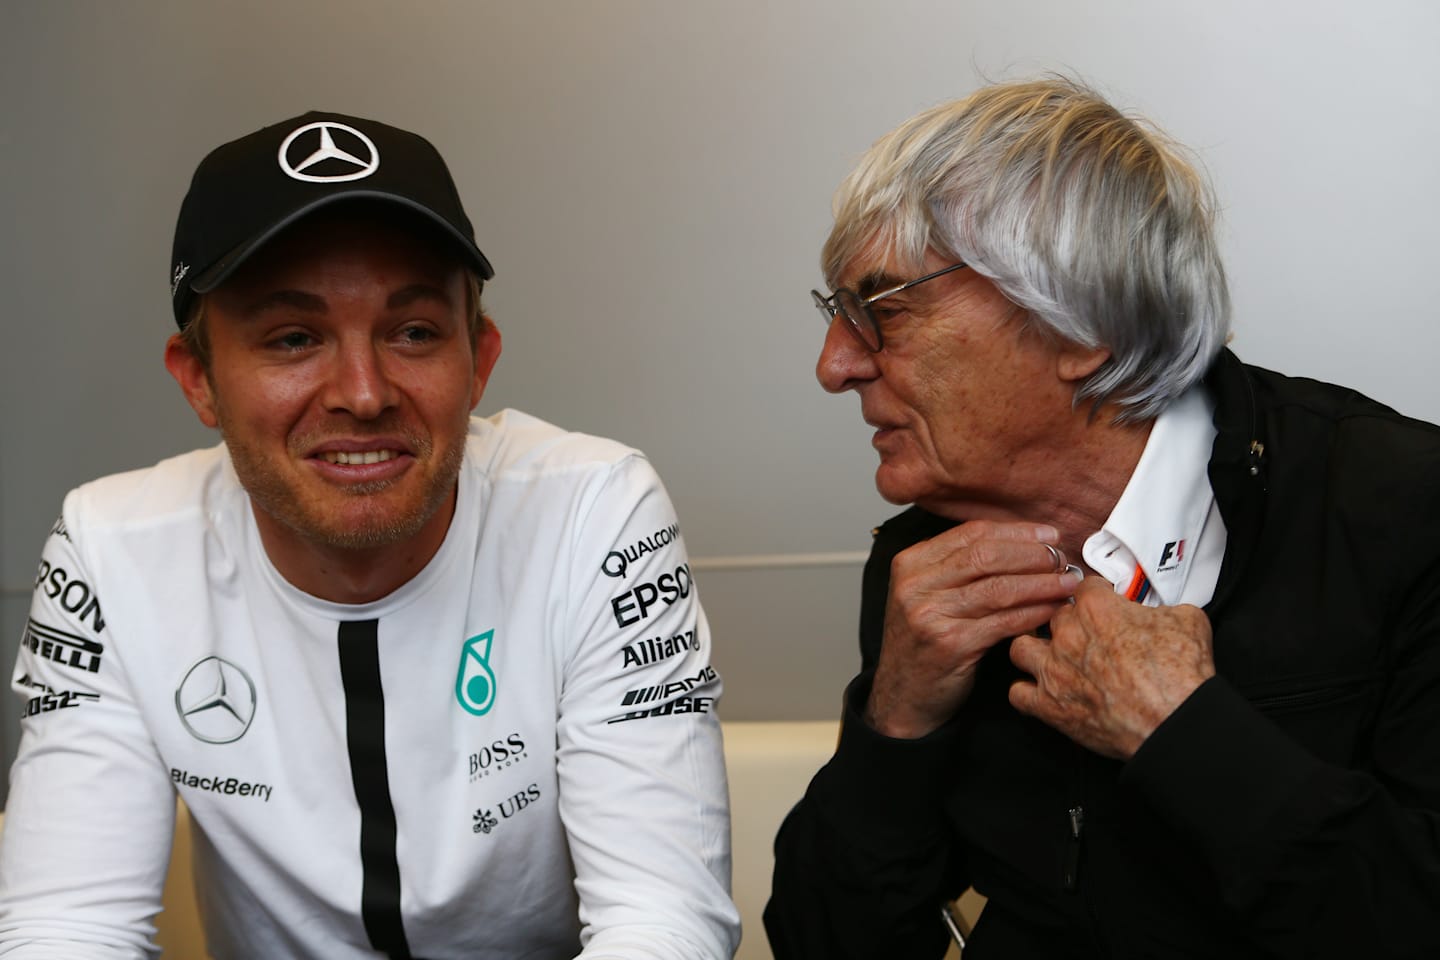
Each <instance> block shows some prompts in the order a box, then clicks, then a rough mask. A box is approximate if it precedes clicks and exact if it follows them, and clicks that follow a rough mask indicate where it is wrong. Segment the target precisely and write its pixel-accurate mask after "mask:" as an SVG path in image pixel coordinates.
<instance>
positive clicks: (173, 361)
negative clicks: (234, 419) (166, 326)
mask: <svg viewBox="0 0 1440 960" xmlns="http://www.w3.org/2000/svg"><path fill="white" fill-rule="evenodd" d="M165 369H166V370H169V371H170V376H172V377H174V378H175V382H176V383H178V384H180V389H181V391H182V392H184V394H185V399H186V401H188V402H189V404H190V408H191V409H192V410H194V411H195V416H197V417H199V418H200V422H201V423H203V424H205V426H207V427H209V428H210V429H212V430H213V429H215V428H216V427H218V426H219V425H220V420H219V418H218V417H216V416H215V391H214V390H212V389H211V387H210V377H209V375H208V374H206V372H205V364H203V363H201V362H200V358H199V357H197V356H195V354H194V352H193V351H191V349H190V345H189V344H188V343H186V342H185V338H184V337H182V336H181V335H180V334H178V333H172V334H171V335H170V339H169V340H166V341H165Z"/></svg>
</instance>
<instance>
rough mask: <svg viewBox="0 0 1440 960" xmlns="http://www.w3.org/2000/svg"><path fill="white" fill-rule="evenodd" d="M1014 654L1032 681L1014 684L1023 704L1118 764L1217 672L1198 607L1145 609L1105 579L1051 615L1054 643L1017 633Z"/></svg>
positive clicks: (1091, 581) (1088, 583)
mask: <svg viewBox="0 0 1440 960" xmlns="http://www.w3.org/2000/svg"><path fill="white" fill-rule="evenodd" d="M1010 659H1011V660H1012V661H1014V663H1015V665H1016V666H1017V667H1019V668H1020V669H1021V670H1024V671H1025V672H1026V673H1028V674H1030V675H1031V676H1033V677H1034V678H1035V680H1034V681H1033V682H1031V681H1027V680H1021V681H1017V682H1016V683H1015V684H1014V685H1013V686H1012V687H1011V688H1010V702H1011V704H1013V705H1014V706H1015V708H1016V709H1017V710H1019V711H1020V712H1021V713H1027V714H1029V715H1030V716H1032V717H1036V718H1038V719H1040V720H1042V721H1044V722H1045V723H1047V724H1049V725H1050V726H1052V727H1054V728H1055V729H1056V730H1059V731H1060V732H1061V733H1063V734H1065V736H1067V737H1069V738H1070V739H1071V740H1074V741H1075V742H1076V743H1078V744H1080V745H1081V746H1084V747H1088V748H1089V749H1091V750H1093V751H1095V752H1096V753H1100V754H1104V755H1105V756H1107V757H1115V758H1118V759H1121V760H1128V759H1130V758H1131V757H1132V756H1134V755H1135V751H1136V750H1138V749H1140V744H1142V743H1144V742H1145V739H1146V738H1147V737H1149V736H1150V734H1152V733H1154V732H1155V728H1156V727H1158V726H1160V722H1161V721H1162V720H1164V719H1165V718H1166V717H1168V716H1170V714H1171V713H1173V712H1174V711H1175V708H1176V707H1178V706H1180V704H1181V702H1183V701H1184V700H1185V698H1186V697H1188V696H1190V694H1191V693H1193V692H1194V690H1195V688H1196V687H1198V686H1200V684H1202V683H1204V682H1205V681H1206V680H1208V679H1209V678H1210V677H1213V676H1214V675H1215V658H1214V655H1213V653H1212V648H1211V640H1210V621H1209V620H1208V619H1207V618H1206V616H1205V614H1204V613H1203V612H1201V610H1200V608H1198V607H1193V606H1190V605H1189V604H1183V605H1181V606H1178V607H1154V608H1151V607H1144V606H1141V605H1140V604H1138V603H1132V602H1130V601H1129V600H1126V599H1125V598H1124V597H1122V596H1120V595H1119V594H1117V593H1115V588H1114V587H1112V586H1111V585H1110V584H1109V583H1108V582H1107V581H1106V580H1105V579H1104V578H1102V577H1089V578H1087V579H1086V580H1085V582H1084V583H1082V584H1081V585H1080V588H1079V589H1078V590H1076V591H1075V604H1074V606H1067V607H1065V608H1064V609H1062V610H1060V611H1059V612H1058V613H1057V614H1056V615H1055V617H1054V619H1053V620H1051V621H1050V639H1049V640H1041V639H1039V638H1038V637H1033V636H1025V637H1016V638H1015V642H1014V643H1013V644H1012V645H1011V647H1010Z"/></svg>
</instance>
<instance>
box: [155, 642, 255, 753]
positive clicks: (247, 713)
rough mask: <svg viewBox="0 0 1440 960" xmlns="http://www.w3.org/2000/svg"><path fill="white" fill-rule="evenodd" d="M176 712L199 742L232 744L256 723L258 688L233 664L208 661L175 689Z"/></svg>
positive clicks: (204, 661) (213, 658) (188, 675)
mask: <svg viewBox="0 0 1440 960" xmlns="http://www.w3.org/2000/svg"><path fill="white" fill-rule="evenodd" d="M175 712H176V713H178V714H179V715H180V722H181V723H182V724H184V725H185V729H186V730H188V731H190V736H192V737H194V738H195V739H196V740H202V741H204V742H205V743H232V742H234V741H236V740H239V739H240V738H241V737H243V736H244V735H245V731H246V730H249V729H250V721H251V720H253V719H255V684H254V682H253V681H252V680H251V679H250V675H249V674H247V673H246V672H245V671H244V670H241V669H240V668H239V667H237V666H235V664H233V663H231V662H230V661H229V660H223V659H221V658H220V657H206V658H205V659H203V660H201V661H200V662H199V663H197V664H195V666H193V667H191V668H190V669H189V670H188V671H186V673H185V678H184V679H183V680H181V681H180V686H178V687H176V688H175Z"/></svg>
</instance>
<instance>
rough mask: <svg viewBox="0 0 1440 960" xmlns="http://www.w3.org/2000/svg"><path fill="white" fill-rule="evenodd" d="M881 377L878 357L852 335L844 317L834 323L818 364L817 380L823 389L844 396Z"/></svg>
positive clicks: (827, 335)
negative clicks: (876, 359) (845, 393)
mask: <svg viewBox="0 0 1440 960" xmlns="http://www.w3.org/2000/svg"><path fill="white" fill-rule="evenodd" d="M877 376H879V369H878V368H877V367H876V365H875V354H873V353H871V352H870V350H869V349H868V348H866V346H865V345H864V344H863V343H861V342H860V338H859V337H857V336H855V334H854V333H853V332H851V330H850V329H849V326H848V324H847V323H846V321H845V319H844V318H843V317H836V318H835V319H834V320H832V321H830V326H829V327H827V328H826V330H825V343H824V345H823V346H821V348H820V359H819V360H817V361H816V363H815V379H816V380H819V381H820V386H822V387H824V388H825V389H826V390H827V391H829V392H830V393H843V392H844V391H846V390H853V389H855V388H856V387H858V386H859V385H860V384H861V383H864V382H865V381H867V380H873V379H875V378H876V377H877Z"/></svg>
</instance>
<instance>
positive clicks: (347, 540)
mask: <svg viewBox="0 0 1440 960" xmlns="http://www.w3.org/2000/svg"><path fill="white" fill-rule="evenodd" d="M216 415H217V420H218V421H219V429H220V436H221V438H222V439H223V440H224V441H225V446H226V449H228V450H229V452H230V462H231V464H233V466H234V467H235V475H236V476H237V477H238V478H239V479H240V485H241V486H242V487H244V488H245V492H246V493H247V494H249V495H250V500H251V503H252V504H253V506H254V508H255V509H257V510H261V511H263V512H264V513H266V514H267V515H268V516H270V517H271V518H273V519H274V520H276V521H277V522H279V523H280V524H282V525H284V526H285V527H288V528H289V529H290V530H292V531H294V532H295V533H296V534H297V535H298V536H300V537H301V538H303V539H305V540H308V541H310V542H311V543H314V544H316V545H318V546H324V547H333V548H337V549H342V550H365V549H370V548H374V547H385V546H390V545H392V544H397V543H403V542H404V541H406V540H409V539H410V538H412V537H414V536H416V535H418V534H419V533H420V531H421V530H422V529H423V528H424V527H425V524H426V523H428V522H429V521H430V519H431V518H432V517H434V516H435V513H436V512H437V511H438V510H439V509H440V508H441V507H442V506H443V505H444V504H445V502H446V500H448V499H449V497H450V494H451V492H452V491H453V490H454V489H455V485H456V483H457V482H458V480H459V477H460V465H461V463H462V461H463V460H464V456H465V444H464V440H463V434H462V439H461V441H460V442H458V443H454V444H450V445H449V446H448V447H447V448H446V449H445V450H443V451H441V453H440V460H439V461H438V462H436V463H435V470H434V471H433V472H432V474H431V476H430V477H429V478H428V480H427V481H426V485H425V487H424V489H423V490H422V491H421V492H420V495H419V497H418V500H417V501H416V502H415V503H414V505H413V506H410V507H408V508H405V509H401V510H396V509H376V510H367V511H365V512H364V513H363V514H362V515H361V516H359V517H358V518H355V517H353V516H351V517H349V518H348V519H344V520H342V519H340V518H338V517H336V516H332V515H328V514H327V513H326V512H325V510H324V506H325V503H324V499H323V498H307V497H306V496H305V491H303V490H302V489H300V482H298V481H297V480H295V479H292V477H291V476H289V475H287V474H286V472H285V470H284V469H283V467H282V466H281V465H278V464H276V463H275V462H274V461H273V459H272V458H270V457H269V456H267V455H265V454H264V453H263V452H262V451H260V450H258V449H256V448H255V447H254V446H252V445H251V444H249V443H247V442H246V441H245V440H244V439H242V438H241V437H240V436H238V435H237V433H236V431H235V430H233V429H231V425H230V422H229V420H228V418H227V417H225V416H224V415H223V414H222V413H221V412H220V411H218V410H217V411H216ZM377 426H379V427H381V428H383V427H385V424H383V423H382V424H378V425H377ZM373 432H375V433H381V432H382V430H380V429H375V430H373ZM383 432H384V434H385V435H386V436H392V437H393V436H397V435H398V436H400V437H402V438H403V439H404V441H405V443H406V445H407V446H408V447H409V448H410V450H411V451H412V452H413V454H414V457H415V461H416V466H419V465H420V464H424V463H428V462H430V460H431V458H432V457H433V456H434V446H435V445H434V442H433V441H432V440H431V439H430V438H429V437H428V436H421V435H418V434H416V433H414V432H413V431H411V430H408V429H405V428H404V427H398V428H389V429H384V430H383ZM352 435H353V432H352ZM322 436H323V434H318V433H316V434H306V435H301V436H297V437H294V438H292V439H290V440H289V441H288V443H287V452H288V453H289V454H290V457H291V460H292V461H294V460H298V459H299V457H298V456H297V455H296V454H295V451H296V450H304V449H310V448H312V447H313V446H314V444H315V443H316V442H317V441H318V440H319V439H320V438H321V437H322ZM405 479H406V478H405V477H399V478H396V479H395V480H376V481H371V482H367V483H359V484H353V485H347V486H344V487H329V489H330V490H332V491H333V492H334V494H335V495H336V496H339V497H345V498H347V499H348V498H356V499H359V498H364V497H379V496H382V495H384V494H385V493H386V492H387V491H388V490H389V489H390V488H391V487H394V486H395V485H397V484H398V483H401V482H403V481H404V480H405ZM376 506H377V508H379V507H384V506H386V505H384V504H377V505H376ZM345 512H346V513H347V514H348V513H349V511H345Z"/></svg>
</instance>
